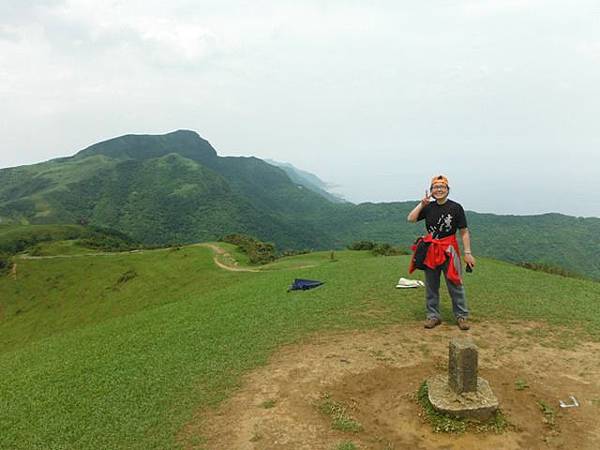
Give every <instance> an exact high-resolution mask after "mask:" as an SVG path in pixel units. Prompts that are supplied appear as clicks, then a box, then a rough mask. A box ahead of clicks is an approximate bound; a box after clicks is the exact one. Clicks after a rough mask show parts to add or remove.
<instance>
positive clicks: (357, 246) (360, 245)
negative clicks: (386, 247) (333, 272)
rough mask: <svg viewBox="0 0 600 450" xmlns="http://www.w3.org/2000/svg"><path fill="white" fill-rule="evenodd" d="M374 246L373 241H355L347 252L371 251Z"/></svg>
mask: <svg viewBox="0 0 600 450" xmlns="http://www.w3.org/2000/svg"><path fill="white" fill-rule="evenodd" d="M376 245H377V244H376V243H375V242H373V241H355V242H353V243H352V244H350V245H349V246H348V250H373V249H374V248H375V246H376Z"/></svg>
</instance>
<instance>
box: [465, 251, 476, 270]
mask: <svg viewBox="0 0 600 450" xmlns="http://www.w3.org/2000/svg"><path fill="white" fill-rule="evenodd" d="M465 263H467V265H469V266H471V267H475V258H473V255H471V254H470V253H465Z"/></svg>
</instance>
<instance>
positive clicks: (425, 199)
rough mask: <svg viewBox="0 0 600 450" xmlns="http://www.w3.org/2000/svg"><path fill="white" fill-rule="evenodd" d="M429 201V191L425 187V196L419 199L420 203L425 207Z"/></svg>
mask: <svg viewBox="0 0 600 450" xmlns="http://www.w3.org/2000/svg"><path fill="white" fill-rule="evenodd" d="M430 202H431V194H430V193H429V191H428V190H427V189H425V197H423V198H422V199H421V205H422V206H424V207H425V206H427V205H429V203H430Z"/></svg>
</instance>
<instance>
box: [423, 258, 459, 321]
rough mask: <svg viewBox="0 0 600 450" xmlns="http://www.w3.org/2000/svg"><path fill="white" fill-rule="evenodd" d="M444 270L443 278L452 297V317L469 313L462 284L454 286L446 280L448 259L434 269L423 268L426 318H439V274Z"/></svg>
mask: <svg viewBox="0 0 600 450" xmlns="http://www.w3.org/2000/svg"><path fill="white" fill-rule="evenodd" d="M442 272H444V279H445V280H446V286H447V287H448V293H449V294H450V298H451V299H452V312H453V313H454V317H456V318H457V319H458V318H459V317H464V318H465V319H466V318H467V316H468V315H469V310H468V309H467V299H466V298H465V287H464V286H463V285H460V286H456V285H455V284H454V283H452V282H451V281H448V260H446V262H445V263H444V264H442V265H441V266H438V267H436V268H435V269H429V268H427V269H425V302H426V305H427V318H428V319H433V318H437V319H441V316H440V275H441V273H442Z"/></svg>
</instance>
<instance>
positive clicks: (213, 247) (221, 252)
mask: <svg viewBox="0 0 600 450" xmlns="http://www.w3.org/2000/svg"><path fill="white" fill-rule="evenodd" d="M196 245H197V246H198V247H208V248H210V249H211V250H212V251H213V252H215V256H214V257H213V261H214V262H215V264H216V265H217V266H219V267H220V268H221V269H225V270H229V271H231V272H260V270H257V269H248V268H245V267H238V266H237V261H236V260H235V259H234V258H233V256H231V254H230V253H229V252H227V251H226V250H225V249H223V248H221V247H219V246H217V245H214V244H196ZM219 257H222V258H224V259H226V260H229V261H231V264H225V263H224V262H222V261H220V260H219V259H218V258H219Z"/></svg>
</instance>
